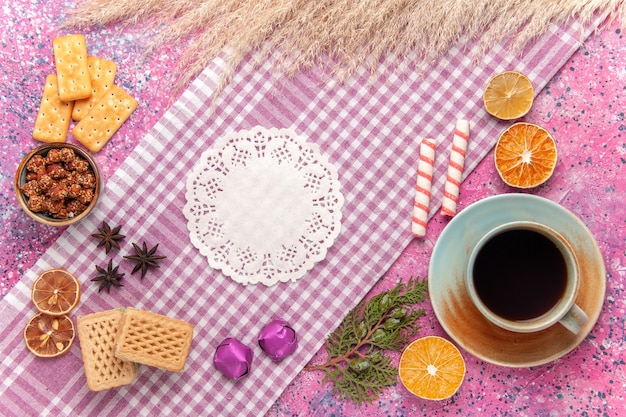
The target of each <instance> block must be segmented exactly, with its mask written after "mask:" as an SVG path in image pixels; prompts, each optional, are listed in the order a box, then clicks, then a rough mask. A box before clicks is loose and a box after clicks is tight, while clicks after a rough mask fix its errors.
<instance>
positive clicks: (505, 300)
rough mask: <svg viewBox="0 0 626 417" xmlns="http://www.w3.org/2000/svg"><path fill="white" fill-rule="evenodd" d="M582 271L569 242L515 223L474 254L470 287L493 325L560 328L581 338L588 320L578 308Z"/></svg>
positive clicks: (480, 243)
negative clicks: (577, 299) (559, 325)
mask: <svg viewBox="0 0 626 417" xmlns="http://www.w3.org/2000/svg"><path fill="white" fill-rule="evenodd" d="M579 283H580V271H579V266H578V260H577V258H576V254H575V253H574V251H573V250H572V248H571V246H570V244H569V243H568V242H567V240H566V239H565V238H564V237H563V236H562V235H561V234H559V233H558V232H557V231H555V230H553V229H552V228H550V227H548V226H545V225H543V224H540V223H535V222H531V221H516V222H510V223H506V224H503V225H500V226H497V227H495V228H493V229H491V230H490V231H489V232H487V233H486V234H485V235H484V236H483V237H482V238H481V239H480V240H479V241H478V243H477V244H476V246H475V247H474V248H473V250H472V252H471V254H470V257H469V262H468V267H467V273H466V285H467V290H468V292H469V295H470V298H471V299H472V301H473V303H474V305H475V306H476V307H477V308H478V310H479V311H480V312H481V313H482V314H483V315H484V316H485V318H487V319H488V320H489V321H491V322H492V323H494V324H496V325H497V326H500V327H501V328H503V329H506V330H510V331H513V332H520V333H530V332H536V331H539V330H543V329H546V328H548V327H550V326H552V325H554V324H556V323H560V324H561V325H563V326H564V327H565V328H566V329H567V330H569V331H570V332H572V333H574V334H577V333H579V332H580V329H581V328H582V326H583V325H584V324H585V323H586V322H587V321H588V320H589V318H588V316H587V314H585V312H584V311H583V310H582V309H581V308H580V307H578V306H577V305H576V303H575V301H576V295H577V294H578V288H579Z"/></svg>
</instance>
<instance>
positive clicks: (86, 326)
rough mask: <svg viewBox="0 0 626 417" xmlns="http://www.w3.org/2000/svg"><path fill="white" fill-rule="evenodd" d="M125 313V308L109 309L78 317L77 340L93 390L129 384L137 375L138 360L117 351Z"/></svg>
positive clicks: (88, 382)
mask: <svg viewBox="0 0 626 417" xmlns="http://www.w3.org/2000/svg"><path fill="white" fill-rule="evenodd" d="M123 314H124V313H123V311H122V310H108V311H102V312H99V313H93V314H89V315H86V316H83V317H79V318H78V325H77V328H78V340H79V341H80V350H81V353H82V356H83V362H84V365H85V376H86V378H87V387H88V388H89V389H90V390H91V391H103V390H105V389H109V388H113V387H119V386H122V385H127V384H130V383H131V382H132V381H133V380H134V379H135V377H136V376H137V365H136V364H134V363H132V362H127V361H124V360H122V359H118V358H116V357H115V354H114V349H115V341H116V340H117V332H118V327H119V324H120V321H121V320H122V316H123Z"/></svg>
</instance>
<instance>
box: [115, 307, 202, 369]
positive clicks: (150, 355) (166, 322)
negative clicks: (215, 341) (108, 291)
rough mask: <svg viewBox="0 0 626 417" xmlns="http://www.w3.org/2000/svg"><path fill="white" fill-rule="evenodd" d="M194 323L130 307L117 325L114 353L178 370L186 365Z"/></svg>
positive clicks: (133, 359)
mask: <svg viewBox="0 0 626 417" xmlns="http://www.w3.org/2000/svg"><path fill="white" fill-rule="evenodd" d="M192 337H193V326H192V325H191V324H189V323H187V322H185V321H182V320H177V319H173V318H170V317H167V316H162V315H160V314H156V313H152V312H149V311H143V310H136V309H134V308H129V309H127V310H126V312H125V313H124V316H123V317H122V321H121V323H120V326H119V331H118V335H117V343H116V344H115V356H116V357H118V358H119V359H123V360H126V361H131V362H137V363H141V364H144V365H150V366H155V367H157V368H161V369H165V370H167V371H173V372H179V371H182V370H183V368H184V367H185V363H186V361H187V355H188V354H189V348H190V347H191V339H192Z"/></svg>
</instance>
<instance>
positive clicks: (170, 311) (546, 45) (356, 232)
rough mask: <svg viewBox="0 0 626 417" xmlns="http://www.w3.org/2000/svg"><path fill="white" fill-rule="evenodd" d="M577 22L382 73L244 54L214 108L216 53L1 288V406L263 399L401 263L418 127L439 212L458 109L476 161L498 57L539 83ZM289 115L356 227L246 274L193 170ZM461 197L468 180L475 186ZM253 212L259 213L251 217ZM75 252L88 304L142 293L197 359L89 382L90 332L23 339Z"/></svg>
mask: <svg viewBox="0 0 626 417" xmlns="http://www.w3.org/2000/svg"><path fill="white" fill-rule="evenodd" d="M588 33H590V32H589V31H587V32H586V33H584V34H583V33H581V30H580V28H579V27H577V26H574V25H572V26H566V27H553V28H551V30H550V31H549V33H547V34H546V35H545V36H543V37H541V38H540V39H538V40H537V41H536V43H535V44H534V45H532V46H531V47H530V48H528V50H527V51H526V53H525V54H524V56H522V57H514V56H510V55H507V54H506V53H505V50H504V49H503V48H495V49H494V50H493V51H491V52H490V53H489V55H488V56H486V57H485V58H484V59H482V62H478V63H475V62H473V57H472V56H471V52H467V51H471V45H470V46H469V47H468V48H469V49H465V48H463V49H459V48H455V49H452V50H451V51H450V53H449V55H448V56H447V57H445V59H443V60H442V61H441V62H439V63H438V64H434V65H433V66H432V67H431V68H429V69H428V71H426V72H424V73H423V74H420V73H417V72H416V71H411V70H408V69H407V70H402V71H398V70H395V69H394V68H392V67H387V66H385V65H382V66H381V69H380V72H379V73H378V74H377V76H376V79H375V80H374V81H373V82H372V80H370V78H369V74H368V73H366V72H365V71H363V72H360V73H358V74H357V75H356V76H355V78H354V80H352V81H351V82H349V83H348V84H346V85H331V84H329V83H327V78H326V77H324V76H322V75H320V74H318V73H315V72H311V73H304V74H298V75H297V76H296V77H295V78H293V79H283V78H281V79H279V80H278V81H277V80H276V77H274V76H273V75H272V73H271V65H270V64H267V65H265V66H263V67H262V68H260V69H258V70H254V71H253V70H252V69H251V66H250V65H247V66H244V68H243V69H242V70H241V71H240V72H239V74H240V75H237V76H236V77H235V78H234V80H233V82H232V83H231V84H230V85H229V86H228V87H227V88H226V90H225V92H224V93H223V94H222V96H221V98H220V100H219V102H218V106H217V109H216V111H215V113H214V114H210V103H211V100H212V93H213V91H214V87H215V85H216V82H217V80H218V73H219V72H218V69H219V64H218V63H216V64H215V67H210V68H207V69H206V70H205V71H204V72H203V73H202V74H201V75H200V76H199V78H197V80H195V82H193V84H192V85H191V86H190V87H189V88H188V89H187V91H185V93H184V94H183V95H182V97H181V98H180V99H179V100H178V101H177V102H176V103H175V104H174V105H173V106H172V107H171V109H170V110H169V111H168V112H167V113H166V114H165V115H164V116H163V118H162V119H161V120H160V121H159V122H158V123H157V124H156V125H155V126H154V128H153V129H152V131H151V132H150V133H149V134H148V135H147V136H146V137H145V138H143V140H142V141H141V142H140V144H139V145H138V146H137V148H136V149H135V150H134V151H133V152H132V154H131V155H130V156H129V157H128V159H127V160H126V161H125V162H124V164H123V165H122V166H121V167H120V169H119V170H118V171H117V172H116V173H115V175H114V176H113V177H111V178H110V180H109V181H108V182H107V184H106V187H105V192H104V195H103V196H102V200H101V202H100V204H99V206H98V207H97V210H96V211H95V212H94V213H93V214H92V215H90V216H89V217H88V218H87V219H86V220H85V221H83V222H81V223H80V224H79V225H75V226H72V227H70V228H68V229H67V231H66V232H64V233H63V235H62V236H61V237H60V238H59V239H58V241H57V242H56V243H55V244H54V245H53V246H52V247H51V248H50V249H49V250H48V251H47V252H46V253H45V254H44V255H43V256H42V257H41V259H40V260H39V261H38V262H37V263H36V264H35V265H34V267H33V268H32V269H30V270H29V271H27V272H26V274H25V276H24V277H23V279H22V280H21V281H20V283H19V284H18V285H17V286H16V287H15V288H14V289H13V290H12V291H11V292H10V293H9V294H8V295H7V296H6V297H5V298H4V299H3V300H2V301H1V302H0V329H2V336H1V337H0V349H1V353H2V355H1V356H2V359H1V360H0V362H1V365H0V374H1V375H2V381H1V382H0V395H1V396H2V399H3V400H2V402H1V403H0V414H1V415H3V416H12V415H20V416H23V415H46V414H49V415H96V414H97V415H129V416H155V415H211V416H218V415H219V416H224V415H250V416H252V415H262V414H264V413H265V412H266V411H267V409H268V408H269V407H270V406H271V405H272V404H273V402H274V401H275V400H276V399H277V397H278V396H279V395H280V394H281V392H282V391H283V390H284V389H285V388H286V386H287V385H288V384H289V382H290V381H291V380H292V379H293V378H294V377H295V376H296V375H297V374H298V372H300V371H301V370H302V368H303V366H304V365H306V363H307V362H308V361H309V360H310V359H311V357H312V356H313V355H314V354H315V353H316V352H317V351H318V350H319V349H320V348H321V347H322V344H323V341H324V339H325V337H326V336H327V335H328V334H329V333H330V332H331V331H332V330H334V329H335V328H336V326H337V325H338V324H339V323H340V321H341V320H342V318H343V317H344V316H345V314H346V313H347V311H348V310H349V309H350V308H352V307H354V306H355V305H356V304H357V303H358V302H359V301H360V300H361V299H362V298H363V297H364V296H365V295H366V293H367V292H368V291H369V290H370V289H371V287H372V286H373V285H374V284H375V283H376V281H377V280H378V279H379V278H380V277H381V276H382V275H383V274H384V273H385V272H386V271H387V269H388V268H389V267H390V266H391V264H392V263H393V262H394V260H395V259H396V257H397V256H398V255H399V254H400V253H401V251H402V250H403V249H404V248H405V247H406V245H407V244H408V243H409V242H410V240H411V239H412V236H411V232H410V230H411V213H412V204H413V187H414V185H415V184H414V181H415V177H416V170H417V160H418V151H419V141H420V139H421V138H422V137H430V138H435V139H437V140H438V141H439V146H438V150H439V151H438V157H437V161H436V166H435V175H434V182H433V197H432V200H431V215H432V214H433V213H435V211H436V210H437V209H438V207H439V206H440V204H441V197H442V193H443V184H444V178H445V172H446V168H447V159H448V155H449V148H450V143H451V140H452V135H453V129H454V126H455V122H456V120H457V119H459V118H464V119H468V120H470V122H471V138H470V144H469V149H468V155H467V158H466V165H465V174H466V175H467V173H469V172H470V171H471V170H472V169H473V168H474V167H475V166H476V165H477V164H478V162H479V161H480V160H481V159H482V158H483V157H484V156H485V154H486V153H487V152H488V151H489V150H490V149H491V147H492V146H493V145H494V143H495V141H496V139H497V137H498V135H499V133H500V132H501V131H502V130H503V128H504V127H505V126H506V125H508V124H507V123H503V122H498V121H496V120H494V119H493V118H492V117H490V116H489V115H487V114H486V112H485V111H484V109H483V106H482V98H481V94H482V91H483V87H484V85H485V83H486V82H487V80H488V79H489V78H490V77H491V76H492V75H493V74H494V73H496V72H499V71H502V70H506V69H516V70H518V71H521V72H522V73H525V74H527V75H528V76H529V77H530V79H531V80H532V81H533V84H534V86H535V88H536V90H537V91H539V90H540V89H541V88H543V87H544V85H545V84H546V83H547V82H548V80H550V78H551V77H552V76H553V75H554V74H555V72H556V71H557V70H558V69H559V68H560V67H561V66H562V65H563V64H564V63H565V62H566V60H567V59H568V58H569V57H570V56H571V54H572V53H573V52H574V51H575V50H576V49H577V48H578V47H579V41H580V40H581V39H583V36H586V35H587V34H588ZM256 125H260V126H264V127H278V128H282V127H284V128H290V129H293V130H294V131H295V132H297V133H298V134H300V135H303V136H304V137H306V138H307V140H309V141H311V142H313V143H316V144H317V145H319V147H320V149H321V152H322V153H325V154H327V155H328V156H329V159H330V162H331V163H333V164H335V166H336V167H337V168H338V171H339V180H340V182H341V186H342V191H343V194H344V197H345V206H344V208H343V227H342V231H341V233H340V235H339V237H338V239H337V241H336V242H335V244H334V245H333V246H332V247H331V248H330V250H329V253H328V255H327V257H326V259H325V260H324V261H322V262H320V263H318V264H317V265H316V266H315V267H314V268H313V269H312V270H311V271H310V272H309V273H308V276H305V277H304V278H303V279H301V280H299V281H297V282H295V283H291V284H278V285H275V286H272V287H266V286H264V285H249V286H242V285H239V284H236V283H235V282H234V281H233V280H231V279H229V278H227V277H225V276H224V275H223V274H222V273H221V272H220V271H218V270H213V269H211V268H210V267H209V266H208V263H207V260H206V258H205V257H204V256H202V255H200V253H199V252H198V250H197V249H196V248H195V247H194V246H193V245H192V244H191V243H190V239H189V235H188V232H187V229H186V220H185V218H184V216H183V212H182V208H183V206H184V204H185V179H186V178H187V176H188V174H189V172H190V170H191V169H192V167H193V165H194V163H195V161H196V159H197V158H198V157H199V155H200V154H201V153H202V151H204V150H205V149H207V148H209V147H211V146H212V144H213V143H214V142H215V140H216V138H218V137H220V136H222V135H224V134H225V133H226V132H230V131H237V130H243V129H250V128H251V127H254V126H256ZM461 198H462V196H461ZM103 220H106V221H107V222H108V223H109V224H110V225H112V226H113V225H117V224H121V225H122V226H123V230H122V232H123V233H124V234H125V235H126V236H127V237H126V240H125V241H124V242H123V246H122V250H121V251H120V252H116V251H113V252H111V253H110V254H109V255H108V256H106V255H105V254H104V251H103V250H102V248H97V247H96V242H95V241H94V239H93V238H92V237H90V235H91V234H92V233H94V232H95V231H96V229H97V227H98V226H99V224H100V223H101V222H102V221H103ZM242 221H245V219H242ZM143 241H145V242H147V244H148V245H149V246H151V245H154V244H156V243H159V244H160V246H159V254H161V255H165V256H167V259H165V260H164V261H163V262H162V266H161V268H160V269H157V270H151V271H149V273H148V274H147V276H146V278H145V279H144V280H143V281H142V280H140V279H139V277H138V275H132V276H131V275H130V274H129V273H130V270H131V268H132V265H131V264H129V263H128V261H125V260H123V259H122V256H123V255H127V254H129V253H130V252H131V249H132V248H131V242H137V243H141V242H143ZM109 258H113V259H114V263H115V264H120V265H121V268H120V269H121V271H122V272H126V277H125V279H124V281H123V283H124V287H123V288H121V289H119V290H117V289H113V290H112V292H111V294H110V295H109V294H106V292H105V293H100V294H99V293H98V291H97V288H98V286H97V285H96V283H93V282H90V279H91V278H92V277H94V275H95V269H94V265H96V264H98V265H106V263H107V261H108V259H109ZM52 267H63V268H66V269H68V270H70V271H71V272H73V273H74V274H75V275H77V276H78V277H79V279H80V281H81V282H82V284H83V295H82V299H81V301H80V304H79V307H78V308H77V310H75V311H74V312H73V313H72V315H73V317H74V318H76V317H77V316H80V315H85V314H88V313H91V312H95V311H102V310H106V309H111V308H116V307H120V306H121V307H126V306H134V307H137V308H141V309H146V310H151V311H153V312H156V313H160V314H165V315H169V316H172V317H176V318H179V319H182V320H186V321H189V322H191V323H192V324H193V325H194V326H195V335H194V339H193V344H192V347H191V353H190V356H189V358H188V361H187V367H186V369H185V371H184V372H182V373H170V372H167V371H162V370H158V369H156V368H150V367H146V366H142V367H141V369H140V371H139V376H138V379H137V380H136V381H135V382H134V383H132V384H131V385H128V386H125V387H121V388H116V389H111V390H109V391H106V392H99V393H94V392H90V391H89V390H88V389H87V386H86V383H85V375H84V372H83V366H82V360H81V353H80V347H79V343H75V345H74V346H73V347H72V348H71V350H70V352H69V353H68V354H66V355H64V356H62V357H59V358H56V359H52V360H46V359H40V358H37V357H35V356H34V355H32V354H31V353H30V352H29V351H28V350H27V349H26V348H25V346H24V341H23V336H22V331H23V328H24V326H25V325H26V322H27V321H28V319H29V318H30V317H31V316H32V315H34V313H35V308H34V307H33V305H32V303H31V301H30V288H31V285H32V283H33V281H34V279H35V278H36V277H37V276H38V275H39V274H40V273H41V272H42V271H44V270H46V269H48V268H52ZM276 317H283V318H285V319H286V320H287V321H288V322H290V323H291V325H292V326H293V327H294V328H295V329H296V331H297V334H298V337H299V341H300V346H299V349H298V350H297V352H296V353H295V354H294V355H292V356H290V357H288V358H287V359H286V360H284V361H283V362H281V363H274V362H272V361H271V359H270V358H269V357H267V356H265V355H264V354H263V353H262V352H261V350H260V348H259V347H258V345H257V336H258V334H259V331H260V330H261V328H262V327H263V326H264V325H265V324H266V323H268V322H269V321H270V320H272V319H274V318H276ZM226 337H236V338H238V339H239V340H241V341H242V342H243V343H245V344H247V345H249V346H250V347H252V348H253V349H254V354H255V357H254V362H253V365H252V370H251V373H250V374H249V376H247V377H246V378H244V379H241V380H239V381H236V382H235V381H232V380H228V379H226V378H224V377H223V376H222V375H221V374H220V373H219V372H217V371H216V370H215V369H214V367H213V365H212V358H213V354H214V351H215V348H216V346H217V345H218V344H219V343H220V342H221V341H222V340H223V339H224V338H226Z"/></svg>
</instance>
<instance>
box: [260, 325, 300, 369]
mask: <svg viewBox="0 0 626 417" xmlns="http://www.w3.org/2000/svg"><path fill="white" fill-rule="evenodd" d="M259 346H261V349H263V351H264V352H265V353H267V354H268V355H269V357H270V358H272V360H273V361H274V362H280V361H282V360H283V359H285V358H286V357H287V356H289V355H291V354H292V353H293V352H294V351H295V350H296V349H297V348H298V338H297V337H296V331H295V330H294V329H292V328H291V326H289V324H288V323H287V322H286V321H285V320H284V319H281V318H278V319H275V320H272V321H271V322H270V323H269V324H267V325H266V326H265V327H263V329H261V334H260V335H259Z"/></svg>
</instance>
